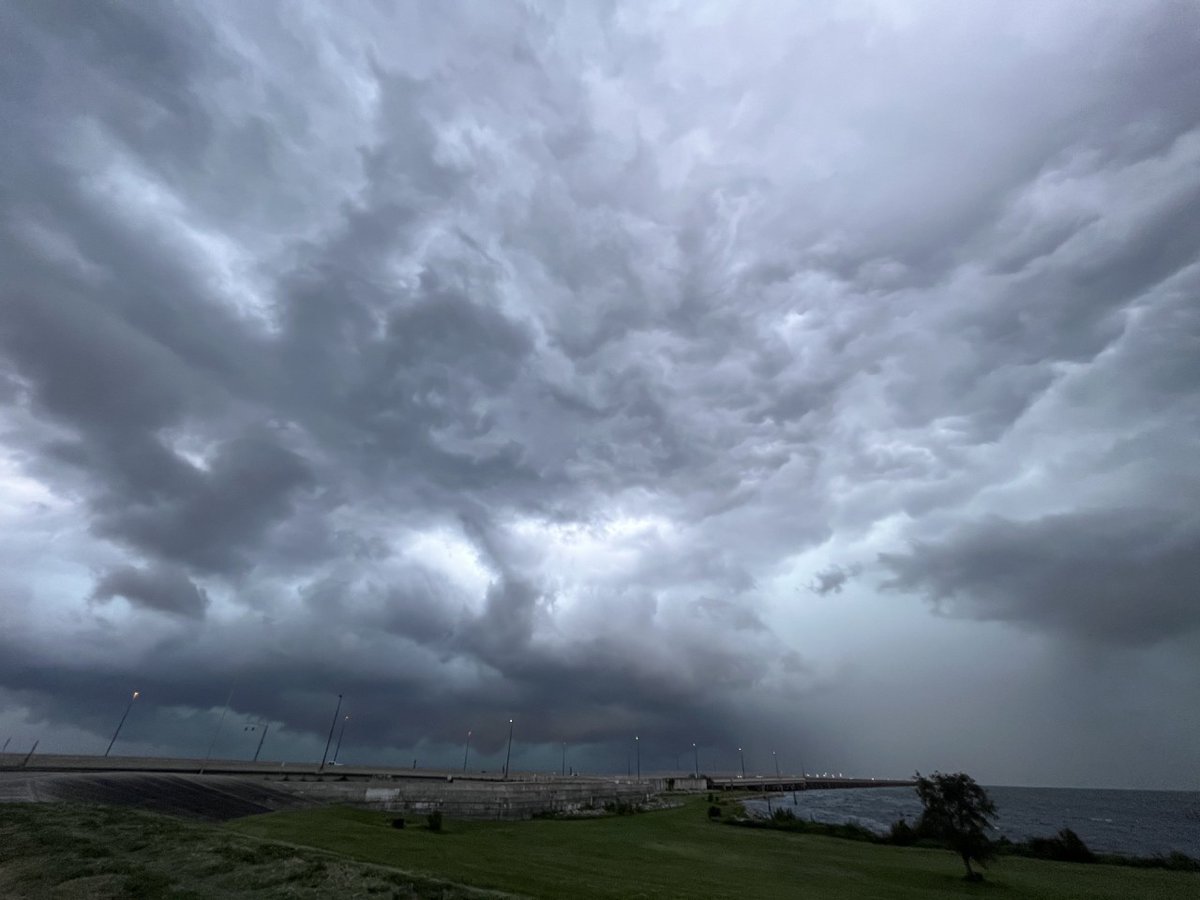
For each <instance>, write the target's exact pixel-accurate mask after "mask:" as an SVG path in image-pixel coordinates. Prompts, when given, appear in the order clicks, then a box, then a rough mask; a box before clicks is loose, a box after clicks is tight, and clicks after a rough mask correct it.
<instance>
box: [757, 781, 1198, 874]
mask: <svg viewBox="0 0 1200 900" xmlns="http://www.w3.org/2000/svg"><path fill="white" fill-rule="evenodd" d="M987 791H988V794H989V795H990V796H991V798H992V800H993V801H994V802H995V804H996V809H997V816H996V826H997V827H996V833H995V834H994V835H993V837H999V836H1000V835H1001V834H1003V835H1006V836H1007V837H1009V838H1011V839H1012V840H1014V841H1019V840H1024V839H1026V838H1030V837H1050V836H1052V835H1054V834H1055V833H1057V832H1058V830H1059V829H1061V828H1070V829H1071V830H1072V831H1074V832H1075V833H1076V834H1078V835H1079V836H1080V837H1081V838H1083V840H1084V842H1085V843H1086V844H1087V845H1088V847H1089V848H1090V849H1092V850H1094V851H1096V852H1099V853H1124V854H1128V855H1131V856H1154V855H1156V854H1162V853H1170V852H1171V851H1173V850H1178V851H1180V852H1181V853H1186V854H1187V855H1188V856H1191V857H1193V858H1200V792H1194V791H1115V790H1082V789H1076V788H1024V787H989V788H988V789H987ZM771 802H772V805H773V806H774V807H775V808H776V809H778V808H779V807H781V806H782V807H783V808H785V809H791V810H792V811H794V812H795V813H796V815H797V816H798V817H799V818H802V819H811V820H812V821H815V822H828V823H830V824H835V825H838V824H841V823H843V822H856V823H858V824H859V825H862V826H863V827H864V828H869V829H871V830H872V831H878V832H884V831H886V830H887V829H888V828H889V827H890V826H891V823H892V822H895V821H896V820H897V819H901V818H905V819H908V821H909V823H910V824H915V823H916V820H917V818H918V817H919V816H920V814H921V803H920V801H919V800H917V793H916V791H915V790H914V789H913V788H861V789H859V788H851V789H849V790H817V791H799V792H797V794H796V802H795V804H793V803H792V795H791V794H790V793H789V794H772V795H771ZM747 807H749V808H750V809H752V810H753V811H755V812H757V813H760V814H763V815H765V814H766V811H767V803H766V801H765V800H752V801H749V802H748V803H747Z"/></svg>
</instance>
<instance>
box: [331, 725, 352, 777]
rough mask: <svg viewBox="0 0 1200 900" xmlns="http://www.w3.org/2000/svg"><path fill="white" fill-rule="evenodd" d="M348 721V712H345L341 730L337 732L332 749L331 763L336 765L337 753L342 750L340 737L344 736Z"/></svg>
mask: <svg viewBox="0 0 1200 900" xmlns="http://www.w3.org/2000/svg"><path fill="white" fill-rule="evenodd" d="M349 721H350V713H346V717H345V718H344V719H342V730H341V731H339V732H338V742H337V746H336V747H335V748H334V750H333V764H334V765H337V761H338V754H339V753H341V752H342V738H344V737H345V736H346V723H347V722H349Z"/></svg>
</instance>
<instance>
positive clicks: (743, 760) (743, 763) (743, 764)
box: [738, 747, 746, 778]
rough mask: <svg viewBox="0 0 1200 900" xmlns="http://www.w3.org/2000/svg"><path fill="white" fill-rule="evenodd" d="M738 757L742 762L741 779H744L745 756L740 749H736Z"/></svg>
mask: <svg viewBox="0 0 1200 900" xmlns="http://www.w3.org/2000/svg"><path fill="white" fill-rule="evenodd" d="M738 756H739V757H740V758H741V760H742V777H743V778H745V777H746V754H745V753H743V752H742V748H741V747H738Z"/></svg>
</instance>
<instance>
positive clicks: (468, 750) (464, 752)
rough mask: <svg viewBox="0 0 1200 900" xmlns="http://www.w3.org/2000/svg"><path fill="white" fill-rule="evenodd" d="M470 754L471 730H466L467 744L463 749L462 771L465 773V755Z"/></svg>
mask: <svg viewBox="0 0 1200 900" xmlns="http://www.w3.org/2000/svg"><path fill="white" fill-rule="evenodd" d="M470 752H471V730H470V729H467V743H466V745H465V746H464V747H463V771H464V772H465V771H467V755H468V754H469V753H470Z"/></svg>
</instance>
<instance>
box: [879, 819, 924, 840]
mask: <svg viewBox="0 0 1200 900" xmlns="http://www.w3.org/2000/svg"><path fill="white" fill-rule="evenodd" d="M918 837H919V835H918V834H917V830H916V829H915V828H913V827H912V826H911V825H909V824H908V822H907V821H905V820H904V819H897V820H896V821H895V822H893V823H892V827H891V828H890V829H888V833H887V842H888V843H889V844H895V845H896V846H897V847H909V846H911V845H913V844H915V843H916V842H917V838H918Z"/></svg>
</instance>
